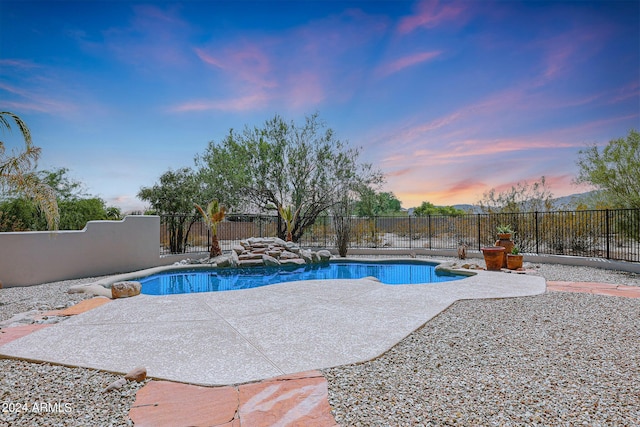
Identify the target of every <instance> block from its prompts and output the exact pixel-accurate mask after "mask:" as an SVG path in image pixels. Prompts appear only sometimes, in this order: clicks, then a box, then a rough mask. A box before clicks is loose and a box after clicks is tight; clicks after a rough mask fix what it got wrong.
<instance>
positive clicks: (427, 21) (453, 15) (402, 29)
mask: <svg viewBox="0 0 640 427" xmlns="http://www.w3.org/2000/svg"><path fill="white" fill-rule="evenodd" d="M464 11H465V9H464V8H463V7H462V5H461V4H456V3H452V2H445V3H442V4H441V3H440V2H439V1H438V0H422V1H421V2H420V3H418V6H417V7H416V13H415V14H413V15H410V16H407V17H405V18H402V19H401V20H400V23H399V24H398V32H399V33H400V34H407V33H411V32H412V31H415V30H416V29H418V28H423V27H424V28H435V27H437V26H439V25H441V24H443V23H445V22H450V21H455V20H456V19H458V18H459V17H460V15H461V14H462V13H463V12H464Z"/></svg>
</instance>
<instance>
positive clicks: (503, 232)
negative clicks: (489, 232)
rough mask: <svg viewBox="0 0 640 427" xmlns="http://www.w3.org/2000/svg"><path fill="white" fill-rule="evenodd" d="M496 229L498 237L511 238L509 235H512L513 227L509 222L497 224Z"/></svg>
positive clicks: (501, 238) (502, 238)
mask: <svg viewBox="0 0 640 427" xmlns="http://www.w3.org/2000/svg"><path fill="white" fill-rule="evenodd" d="M496 231H497V232H498V239H500V240H511V236H512V235H513V229H512V228H511V226H510V225H509V224H503V225H499V226H497V227H496Z"/></svg>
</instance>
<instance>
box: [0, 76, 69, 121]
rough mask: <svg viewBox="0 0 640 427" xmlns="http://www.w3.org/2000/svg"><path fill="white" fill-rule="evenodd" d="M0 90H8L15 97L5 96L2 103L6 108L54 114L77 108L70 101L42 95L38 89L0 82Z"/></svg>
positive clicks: (61, 113)
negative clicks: (8, 97)
mask: <svg viewBox="0 0 640 427" xmlns="http://www.w3.org/2000/svg"><path fill="white" fill-rule="evenodd" d="M0 91H5V92H8V93H10V94H12V95H13V96H14V97H15V99H13V100H12V99H7V98H6V97H5V100H4V101H3V104H4V105H5V106H6V107H7V109H13V110H27V111H38V112H41V113H49V114H54V115H63V114H66V113H71V112H74V111H76V110H77V108H76V106H75V105H73V104H72V103H70V102H66V101H63V100H59V99H55V98H52V97H51V96H48V95H44V94H42V93H41V91H39V90H38V89H32V90H28V89H23V88H18V87H15V86H10V85H7V84H4V83H0Z"/></svg>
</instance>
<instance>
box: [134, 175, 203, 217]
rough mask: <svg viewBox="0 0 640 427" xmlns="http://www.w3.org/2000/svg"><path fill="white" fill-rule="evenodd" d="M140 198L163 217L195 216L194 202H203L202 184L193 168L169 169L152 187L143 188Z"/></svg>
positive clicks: (139, 193)
mask: <svg viewBox="0 0 640 427" xmlns="http://www.w3.org/2000/svg"><path fill="white" fill-rule="evenodd" d="M138 198H140V200H144V201H145V202H149V203H150V204H151V208H152V209H153V210H155V211H156V212H157V213H159V214H161V215H177V214H193V213H194V206H193V203H194V200H197V201H199V200H201V199H202V194H201V189H200V183H199V180H198V178H197V176H196V174H195V173H194V172H193V170H192V169H191V168H181V169H177V170H175V171H173V170H171V169H169V170H168V171H166V172H165V173H163V174H162V175H161V176H160V181H159V182H158V183H156V184H154V185H153V186H152V187H142V188H140V191H139V192H138Z"/></svg>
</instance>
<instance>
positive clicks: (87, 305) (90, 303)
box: [43, 297, 112, 316]
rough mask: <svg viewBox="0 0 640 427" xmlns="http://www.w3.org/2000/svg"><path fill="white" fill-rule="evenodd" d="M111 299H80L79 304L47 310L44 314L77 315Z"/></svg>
mask: <svg viewBox="0 0 640 427" xmlns="http://www.w3.org/2000/svg"><path fill="white" fill-rule="evenodd" d="M111 301H112V300H110V299H109V298H107V297H95V298H91V299H85V300H82V301H80V302H79V303H78V304H76V305H73V306H71V307H68V308H65V309H63V310H51V311H47V312H45V313H43V316H75V315H77V314H82V313H84V312H87V311H89V310H92V309H94V308H97V307H100V306H101V305H104V304H106V303H108V302H111Z"/></svg>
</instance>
